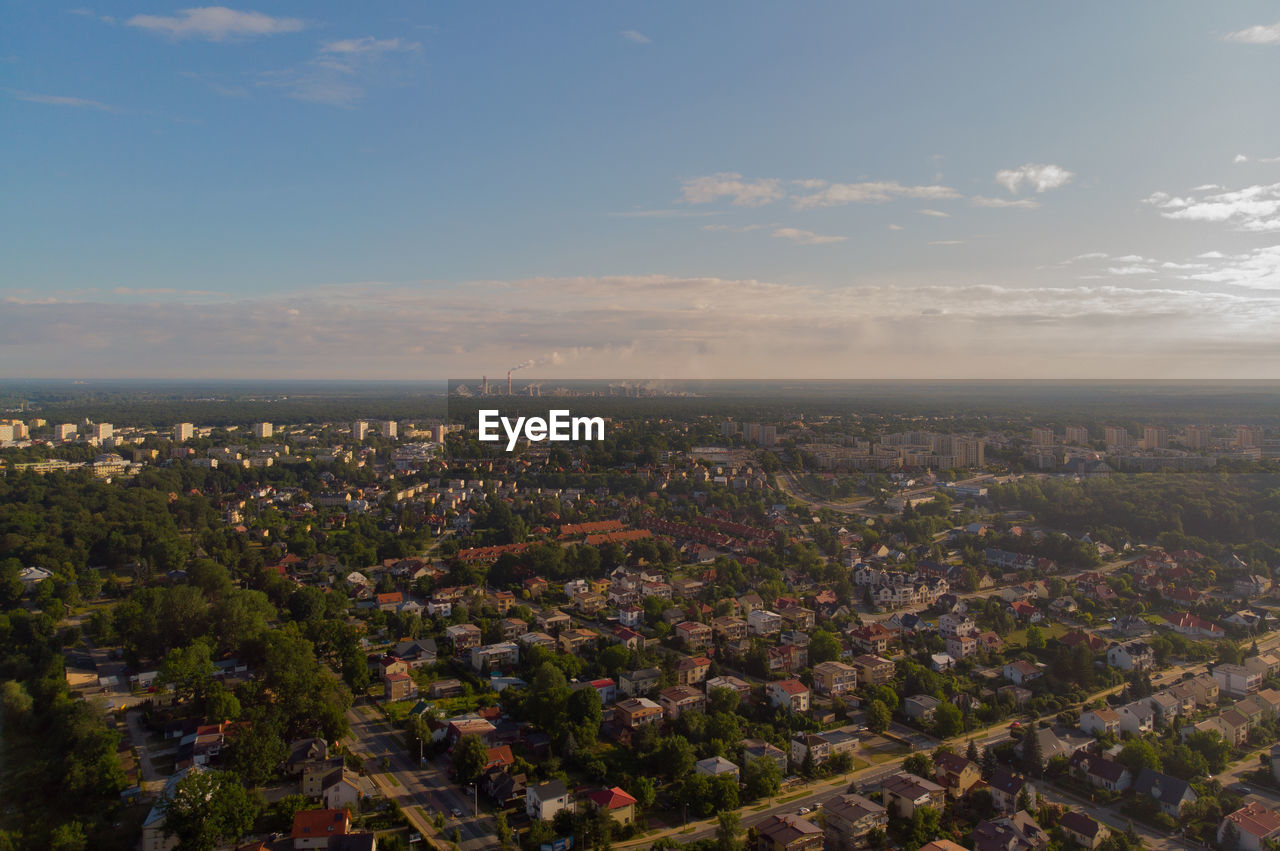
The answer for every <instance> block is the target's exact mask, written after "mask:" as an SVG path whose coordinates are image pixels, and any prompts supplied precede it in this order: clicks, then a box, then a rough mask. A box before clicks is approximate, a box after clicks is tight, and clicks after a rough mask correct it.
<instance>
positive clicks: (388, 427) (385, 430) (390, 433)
mask: <svg viewBox="0 0 1280 851" xmlns="http://www.w3.org/2000/svg"><path fill="white" fill-rule="evenodd" d="M378 431H380V432H382V436H383V437H385V438H386V439H387V440H395V439H396V435H397V434H399V432H400V429H399V428H398V427H397V425H396V421H395V420H386V421H384V422H381V423H379V424H378Z"/></svg>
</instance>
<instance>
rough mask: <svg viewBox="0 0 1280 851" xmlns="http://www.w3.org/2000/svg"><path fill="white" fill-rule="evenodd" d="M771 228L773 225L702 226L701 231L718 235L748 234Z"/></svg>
mask: <svg viewBox="0 0 1280 851" xmlns="http://www.w3.org/2000/svg"><path fill="white" fill-rule="evenodd" d="M771 227H774V225H703V226H702V229H703V230H709V231H716V232H718V233H749V232H751V231H753V230H763V229H764V228H771Z"/></svg>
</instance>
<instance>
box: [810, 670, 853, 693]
mask: <svg viewBox="0 0 1280 851" xmlns="http://www.w3.org/2000/svg"><path fill="white" fill-rule="evenodd" d="M813 687H814V690H815V691H817V692H818V694H825V695H831V696H832V697H834V696H836V695H839V694H845V693H847V692H851V691H853V690H855V689H856V688H857V687H858V669H857V668H854V667H853V666H852V665H846V664H845V663H843V662H819V663H818V664H816V665H814V666H813Z"/></svg>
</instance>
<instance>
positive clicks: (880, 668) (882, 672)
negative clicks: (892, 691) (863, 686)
mask: <svg viewBox="0 0 1280 851" xmlns="http://www.w3.org/2000/svg"><path fill="white" fill-rule="evenodd" d="M851 664H852V665H853V667H854V668H857V670H858V682H860V683H870V684H871V685H873V686H879V685H884V684H885V683H887V682H889V681H890V680H892V679H893V662H891V661H890V660H888V659H885V658H883V657H881V656H873V655H871V654H870V653H866V654H863V655H861V656H858V657H855V658H854V659H853V661H852V662H851Z"/></svg>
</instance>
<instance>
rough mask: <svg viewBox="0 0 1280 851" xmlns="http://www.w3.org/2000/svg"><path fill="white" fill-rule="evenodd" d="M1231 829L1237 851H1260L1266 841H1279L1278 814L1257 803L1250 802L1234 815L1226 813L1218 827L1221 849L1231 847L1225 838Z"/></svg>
mask: <svg viewBox="0 0 1280 851" xmlns="http://www.w3.org/2000/svg"><path fill="white" fill-rule="evenodd" d="M1228 825H1230V827H1228ZM1232 829H1234V831H1235V837H1234V838H1235V847H1236V848H1238V849H1239V851H1262V849H1263V847H1264V846H1265V844H1266V843H1267V841H1268V840H1272V841H1274V840H1276V839H1280V814H1277V813H1276V811H1275V810H1272V809H1268V808H1267V807H1265V806H1263V805H1262V804H1261V803H1259V802H1258V801H1250V802H1248V803H1247V804H1245V805H1244V806H1243V807H1241V808H1240V809H1238V810H1236V811H1235V812H1234V813H1228V814H1227V816H1226V817H1225V818H1223V820H1222V823H1221V824H1220V825H1218V844H1219V845H1220V846H1221V847H1223V848H1230V847H1232V845H1231V843H1230V842H1229V841H1228V838H1227V834H1228V832H1229V831H1231V830H1232Z"/></svg>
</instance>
